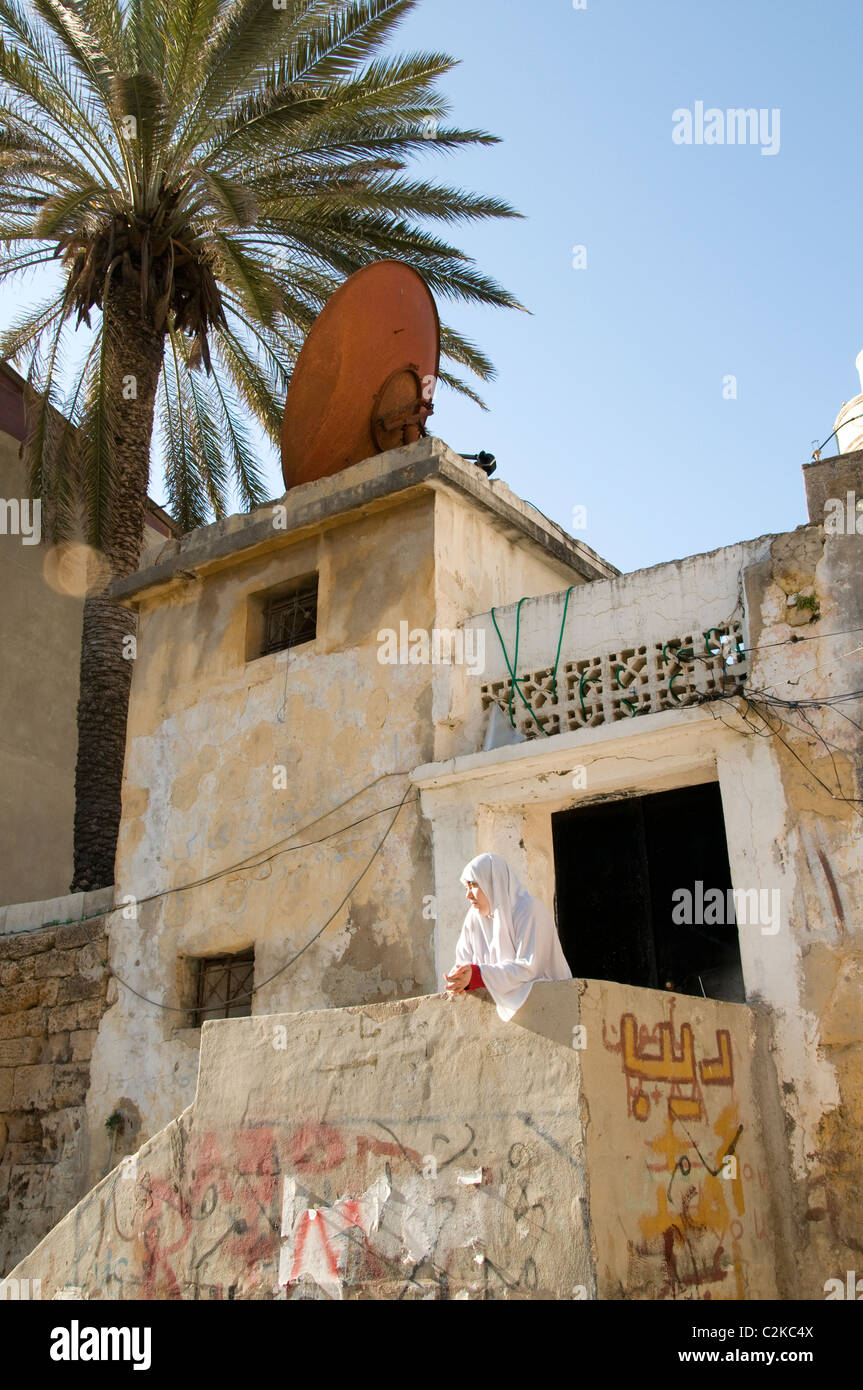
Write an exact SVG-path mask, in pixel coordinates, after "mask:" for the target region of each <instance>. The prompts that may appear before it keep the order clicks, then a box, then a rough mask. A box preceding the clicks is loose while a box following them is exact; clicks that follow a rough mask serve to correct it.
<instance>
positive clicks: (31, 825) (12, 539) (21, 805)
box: [0, 377, 165, 904]
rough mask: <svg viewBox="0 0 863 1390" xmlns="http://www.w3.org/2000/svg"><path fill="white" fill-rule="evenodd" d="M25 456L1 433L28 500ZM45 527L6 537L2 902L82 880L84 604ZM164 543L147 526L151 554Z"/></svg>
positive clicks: (2, 454)
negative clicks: (63, 580)
mask: <svg viewBox="0 0 863 1390" xmlns="http://www.w3.org/2000/svg"><path fill="white" fill-rule="evenodd" d="M5 380H6V378H5V377H4V381H5ZM22 419H23V416H22ZM18 450H19V440H18V439H17V438H13V437H12V435H10V434H6V433H5V432H3V431H2V430H0V498H2V499H3V500H4V501H8V500H9V499H10V498H15V499H17V500H18V502H19V503H20V502H21V500H22V499H24V498H27V499H29V497H30V486H29V474H28V470H27V468H26V466H25V465H24V463H23V462H22V461H21V459H20V458H19V457H18ZM32 515H33V513H32V508H31V511H30V513H29V516H30V517H31V518H32ZM159 524H160V525H161V524H162V523H161V522H160V523H159ZM45 530H46V523H45V518H44V516H43V517H42V526H41V531H42V538H41V540H40V542H39V544H36V545H32V544H29V543H28V544H24V543H23V540H22V537H21V536H20V535H11V534H8V533H7V534H5V535H4V534H0V594H2V596H3V601H2V604H0V668H2V676H0V845H2V847H3V853H2V855H0V904H10V903H11V904H17V903H24V902H38V901H42V900H44V899H47V898H52V897H59V896H62V895H64V894H65V893H67V891H68V888H69V884H70V881H71V879H72V868H73V862H72V852H73V840H72V833H73V823H74V815H75V763H76V759H77V752H78V726H77V708H78V680H79V667H80V661H81V624H82V618H83V610H84V600H83V598H80V597H72V596H70V595H69V594H64V593H59V592H58V591H57V590H56V588H53V587H52V586H51V585H50V584H49V583H48V582H47V581H46V579H45V577H44V569H45V562H46V559H47V557H48V554H49V551H50V550H51V545H50V541H49V539H48V537H47V535H46V534H45ZM164 541H165V537H164V536H163V535H160V534H159V532H158V531H157V530H155V529H154V527H153V526H151V525H147V526H146V527H145V531H144V541H143V546H144V551H145V552H146V551H147V549H149V548H150V547H152V546H161V545H163V544H164Z"/></svg>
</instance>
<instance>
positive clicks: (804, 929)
mask: <svg viewBox="0 0 863 1390" xmlns="http://www.w3.org/2000/svg"><path fill="white" fill-rule="evenodd" d="M861 575H863V537H860V536H856V535H852V536H847V535H845V536H831V535H829V534H828V535H826V536H825V534H824V531H823V529H822V528H821V527H820V526H806V527H801V528H799V529H798V530H797V531H794V532H791V533H790V534H787V535H782V536H779V537H777V538H776V540H775V542H774V544H773V546H772V547H771V552H770V556H769V557H768V558H766V559H765V560H764V561H763V563H762V564H761V565H758V566H754V567H753V568H752V569H751V570H750V571H749V572H748V573H747V576H746V602H747V608H748V609H749V611H750V641H751V643H752V645H753V646H756V647H758V648H759V649H760V650H758V651H757V652H756V653H754V656H755V663H754V665H753V669H752V682H751V683H752V685H753V686H754V687H756V688H758V689H760V690H766V689H769V690H773V691H775V693H776V694H778V695H781V696H783V697H784V698H786V699H792V700H796V699H806V698H813V697H814V698H818V697H823V696H827V695H835V694H840V693H844V692H849V691H855V690H860V689H863V631H861V629H863V585H861ZM801 593H803V594H811V595H812V597H813V600H814V605H815V606H814V607H813V608H808V609H806V608H804V609H802V610H799V609H798V608H797V607H796V606H795V605H794V604H793V603H792V604H791V605H789V599H793V598H794V596H795V595H797V594H801ZM801 619H803V621H801ZM833 634H837V635H833ZM792 636H796V637H800V638H807V639H810V638H811V639H813V640H806V641H800V642H797V643H789V641H788V639H789V638H790V637H792ZM779 643H782V644H783V645H771V644H779ZM840 710H841V711H843V712H844V715H845V716H848V717H849V718H846V717H843V713H839V712H838V711H840ZM763 714H764V717H765V718H766V719H768V720H770V721H771V723H772V725H773V728H774V730H775V733H774V734H773V735H772V736H771V739H770V748H771V752H772V756H773V758H774V759H775V766H776V769H777V776H778V779H779V781H780V784H781V792H780V793H779V797H777V800H778V799H779V798H781V802H782V805H783V814H782V824H781V826H780V827H779V833H778V834H776V835H775V838H774V848H773V853H774V857H775V859H776V860H777V861H785V862H787V863H789V864H790V865H792V866H793V873H794V895H793V898H792V899H791V901H790V903H789V923H788V928H789V934H790V936H791V937H792V938H793V942H794V955H795V958H794V970H793V975H792V976H791V978H790V981H786V983H787V984H788V986H789V987H788V989H787V994H786V997H785V998H782V999H779V998H777V999H776V1001H775V1002H776V1005H777V1007H776V1008H775V1011H774V1013H775V1022H774V1028H775V1037H774V1043H773V1048H774V1051H775V1055H776V1065H777V1071H778V1075H779V1080H780V1085H781V1093H782V1103H783V1106H784V1110H785V1115H786V1123H787V1127H788V1131H789V1143H790V1150H791V1156H792V1162H793V1173H794V1180H795V1189H794V1214H795V1217H796V1220H797V1222H798V1230H799V1232H800V1255H801V1257H803V1258H804V1259H805V1265H804V1267H805V1268H806V1270H807V1271H808V1276H809V1281H810V1287H811V1296H813V1297H818V1296H819V1295H820V1294H821V1290H822V1288H823V1284H824V1280H825V1279H827V1278H840V1279H841V1278H844V1277H845V1274H846V1271H847V1270H848V1269H854V1268H856V1264H855V1261H856V1263H857V1264H859V1258H860V1252H861V1250H863V1205H861V1194H863V1008H861V997H863V909H861V904H863V818H861V814H860V812H861V809H863V801H861V800H860V798H863V778H861V755H863V733H861V730H860V728H859V727H856V726H858V725H860V724H861V723H863V700H857V701H854V702H852V703H843V704H842V705H840V706H838V707H836V708H835V709H829V708H821V709H809V710H807V711H805V713H804V712H801V711H798V712H792V711H787V710H780V711H778V714H779V715H780V716H781V718H782V720H784V721H785V722H784V723H780V722H779V720H778V719H777V718H776V716H775V714H772V713H771V711H769V710H764V711H763ZM807 720H808V722H807ZM850 720H854V721H855V723H851V722H849V721H850ZM752 722H753V723H756V724H757V723H760V716H759V717H758V718H755V717H754V718H753V720H752ZM761 727H762V730H763V724H762V725H761ZM820 736H823V737H820ZM783 740H784V742H783ZM759 741H760V740H759ZM750 742H752V743H754V742H755V740H754V738H753V739H751V740H750ZM828 744H829V746H827V745H828ZM786 745H788V746H786ZM842 797H845V798H848V800H843V799H842ZM854 798H858V800H857V801H856V802H854V800H853V799H854ZM764 997H765V998H770V991H769V989H768V987H767V982H765V988H764ZM822 1296H823V1295H822Z"/></svg>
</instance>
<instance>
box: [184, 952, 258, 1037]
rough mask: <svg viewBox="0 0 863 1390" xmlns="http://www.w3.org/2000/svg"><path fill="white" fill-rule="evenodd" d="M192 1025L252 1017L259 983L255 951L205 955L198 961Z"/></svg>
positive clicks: (196, 1026)
mask: <svg viewBox="0 0 863 1390" xmlns="http://www.w3.org/2000/svg"><path fill="white" fill-rule="evenodd" d="M197 967H198V969H197V990H196V1000H195V1008H194V1010H193V1012H192V1026H193V1027H195V1028H199V1027H200V1026H201V1024H202V1023H205V1022H206V1020H207V1019H208V1018H248V1017H249V1015H250V1014H251V1012H252V990H253V988H254V983H255V952H254V948H252V949H250V950H248V951H241V952H239V953H238V954H236V955H231V956H204V957H202V958H201V959H200V960H199V961H198V962H197Z"/></svg>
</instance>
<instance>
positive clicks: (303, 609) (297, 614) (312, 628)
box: [261, 575, 318, 656]
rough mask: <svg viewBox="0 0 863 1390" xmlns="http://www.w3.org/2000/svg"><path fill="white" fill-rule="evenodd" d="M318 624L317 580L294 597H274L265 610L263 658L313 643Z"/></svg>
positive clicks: (306, 585)
mask: <svg viewBox="0 0 863 1390" xmlns="http://www.w3.org/2000/svg"><path fill="white" fill-rule="evenodd" d="M317 625H318V580H317V575H316V576H315V578H314V580H313V581H312V582H311V583H306V584H305V585H304V586H303V588H302V589H298V590H297V591H296V592H295V593H292V594H283V595H281V596H279V597H278V598H271V599H269V600H268V602H267V604H266V608H265V610H264V644H263V650H262V653H261V654H262V656H267V655H268V654H269V653H270V652H281V651H284V650H285V649H286V648H287V647H297V646H299V645H300V643H301V642H312V641H314V637H315V633H316V631H317Z"/></svg>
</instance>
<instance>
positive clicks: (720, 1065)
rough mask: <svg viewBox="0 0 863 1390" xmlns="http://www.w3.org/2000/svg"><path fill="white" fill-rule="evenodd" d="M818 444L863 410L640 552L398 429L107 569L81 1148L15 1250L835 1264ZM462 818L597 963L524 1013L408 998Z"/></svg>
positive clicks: (728, 1281) (850, 1067)
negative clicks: (107, 826)
mask: <svg viewBox="0 0 863 1390" xmlns="http://www.w3.org/2000/svg"><path fill="white" fill-rule="evenodd" d="M840 477H841V480H842V482H843V486H844V484H846V483H847V488H846V492H847V491H848V489H850V488H851V487H852V484H853V485H854V486H856V487H857V491H858V492H859V493H860V494H861V495H863V453H858V454H853V453H852V454H845V455H843V456H841V458H840V459H838V460H825V461H823V462H819V463H817V464H813V465H811V466H810V467H809V468H808V469H807V470H806V482H807V493H808V496H809V499H810V517H809V521H808V523H807V524H805V525H803V526H801V527H799V528H798V529H797V530H796V531H794V532H791V533H786V534H782V535H769V536H763V537H760V538H757V539H755V540H750V541H745V542H742V543H740V544H737V545H733V546H729V547H726V548H724V549H722V550H719V551H716V552H713V553H711V554H709V555H700V556H691V557H689V558H687V559H685V560H681V561H675V562H672V563H669V564H665V565H659V566H655V567H653V568H651V569H648V570H644V571H639V572H636V573H634V574H629V575H619V574H618V573H617V572H616V571H614V569H613V568H612V567H611V566H609V565H607V564H606V563H605V562H603V561H602V560H601V559H600V558H599V557H598V556H597V555H595V554H594V553H593V552H592V551H590V550H589V549H588V548H587V547H585V546H583V545H581V544H580V543H578V542H576V541H574V540H572V538H570V537H568V536H566V535H565V533H563V532H562V531H560V529H559V528H557V527H556V526H554V525H553V524H552V523H550V522H548V521H547V520H546V519H545V518H544V517H542V516H541V515H540V514H539V513H537V512H536V511H535V510H534V509H533V508H531V507H529V506H528V505H527V504H525V503H524V502H521V501H520V500H519V499H518V498H516V497H514V496H513V494H512V493H511V492H510V491H509V489H508V488H507V487H506V486H505V485H504V484H501V483H500V482H493V481H491V480H489V479H487V478H486V477H485V476H484V475H483V474H482V473H481V472H480V471H479V470H478V469H475V468H473V467H471V466H469V465H467V464H466V463H465V462H464V461H463V460H461V459H460V458H458V457H457V456H455V455H454V454H452V453H451V451H449V450H448V449H447V448H446V446H445V445H443V444H442V443H441V442H440V441H437V440H422V441H420V442H419V443H417V444H414V445H410V446H408V447H406V448H403V449H399V450H395V451H393V452H391V453H387V454H383V455H380V456H378V457H375V458H373V459H369V460H367V461H366V462H364V463H360V464H357V465H355V466H354V467H351V468H349V469H346V470H344V471H343V472H341V473H338V474H335V475H334V476H332V477H330V478H326V479H322V480H319V481H317V482H313V483H308V484H305V485H304V486H302V487H297V488H294V489H291V491H290V492H289V493H288V494H287V495H286V497H285V498H284V499H283V502H282V503H280V504H278V505H277V506H275V507H269V508H265V509H259V511H258V512H255V513H252V514H251V515H249V516H243V517H234V518H231V519H230V521H229V522H226V523H221V524H219V525H217V526H212V527H208V528H206V529H204V530H203V531H199V532H195V533H193V534H191V535H190V536H187V537H184V538H183V539H182V540H181V541H172V542H169V543H168V544H167V545H165V547H164V548H163V550H162V551H161V552H160V553H159V554H158V555H156V556H154V557H151V560H150V563H149V564H148V565H147V566H146V567H144V568H142V570H140V571H139V572H138V573H137V574H136V575H133V576H131V577H130V578H129V579H128V580H124V581H122V582H121V583H120V584H119V585H118V586H117V588H116V592H117V594H118V597H119V598H120V599H121V601H123V602H126V603H129V604H130V605H134V606H135V608H136V609H137V612H138V624H139V626H138V632H139V642H138V657H137V661H136V667H135V672H134V679H133V685H132V696H131V703H130V716H129V728H128V744H127V757H126V768H125V776H124V794H123V820H122V826H121V833H120V840H119V844H118V854H117V875H116V877H117V881H116V885H115V896H114V904H115V906H114V910H113V912H111V913H110V914H109V915H108V917H107V919H106V920H107V930H108V942H109V952H110V954H109V955H108V957H107V960H108V962H109V966H108V968H109V970H110V974H111V978H110V981H109V983H108V986H107V994H106V997H105V1012H104V1014H103V1015H102V1017H101V1019H100V1021H99V1023H98V1031H97V1035H96V1037H95V1040H94V1042H93V1047H92V1060H91V1062H90V1067H89V1075H88V1077H87V1078H86V1103H85V1115H86V1125H85V1126H84V1127H83V1129H82V1138H81V1140H80V1143H79V1146H78V1148H77V1149H76V1151H75V1154H74V1160H75V1162H76V1163H77V1169H76V1172H77V1173H78V1174H84V1173H86V1175H87V1176H86V1185H88V1186H92V1184H95V1183H98V1184H99V1185H98V1186H96V1187H94V1188H93V1190H92V1191H91V1192H90V1193H89V1195H88V1196H86V1198H85V1199H84V1201H83V1202H81V1203H80V1204H79V1206H78V1207H76V1209H75V1211H74V1212H73V1213H72V1214H71V1215H70V1216H69V1217H67V1218H66V1219H65V1220H63V1221H62V1222H60V1224H59V1225H58V1226H57V1227H56V1229H54V1230H53V1231H52V1232H51V1234H49V1235H48V1236H47V1238H46V1239H45V1240H44V1241H43V1242H42V1243H41V1244H40V1245H39V1246H38V1247H37V1248H36V1249H35V1250H34V1251H33V1253H32V1254H30V1255H29V1256H28V1257H27V1258H26V1259H25V1260H24V1262H23V1263H22V1264H21V1265H20V1266H19V1267H18V1268H17V1270H16V1271H15V1274H16V1277H22V1278H29V1279H41V1280H42V1283H43V1289H44V1290H45V1291H47V1292H49V1293H53V1292H57V1291H61V1290H63V1289H64V1288H71V1289H80V1290H82V1291H83V1293H84V1295H85V1296H102V1297H115V1296H116V1297H123V1296H140V1295H141V1294H144V1295H148V1296H156V1297H176V1296H182V1297H193V1296H203V1297H210V1296H224V1297H229V1296H230V1297H234V1296H236V1297H266V1298H269V1297H274V1296H277V1297H290V1298H293V1297H318V1296H322V1297H400V1296H419V1297H426V1296H427V1297H447V1296H453V1297H454V1296H459V1297H466V1298H470V1297H480V1296H487V1295H488V1294H489V1293H491V1295H492V1296H496V1297H531V1296H533V1297H558V1298H559V1297H573V1296H575V1297H588V1298H595V1297H599V1298H664V1297H690V1298H699V1297H707V1296H709V1297H712V1298H744V1297H745V1298H759V1297H770V1296H774V1295H776V1294H778V1295H779V1296H780V1297H784V1298H809V1297H823V1296H824V1295H823V1290H824V1286H825V1282H826V1281H828V1280H829V1279H831V1278H834V1277H835V1278H840V1279H841V1278H844V1275H845V1271H846V1269H848V1268H853V1262H854V1258H855V1255H854V1252H855V1251H858V1250H859V1248H860V1240H861V1235H863V1233H861V1230H860V1224H859V1223H860V1215H859V1201H858V1198H857V1194H858V1193H859V1185H860V1180H861V1166H863V1156H861V1143H860V1116H859V1105H860V1102H859V1096H860V1094H861V1081H863V1076H861V1058H863V1052H862V1051H861V1048H863V1034H861V1013H860V1008H859V1000H860V969H861V960H863V953H861V945H860V941H861V937H860V933H861V922H860V910H859V903H860V900H861V889H863V884H861V869H863V861H861V854H860V847H861V830H860V827H861V811H863V788H861V778H860V752H861V738H863V728H861V724H863V718H861V710H863V697H861V696H860V695H859V694H855V693H856V692H860V691H861V690H863V680H861V678H860V677H861V672H863V663H861V659H860V655H861V651H863V639H861V637H860V632H861V631H863V590H861V584H860V578H861V564H860V551H859V546H860V537H859V536H858V535H856V533H853V534H852V533H851V532H846V533H843V534H841V535H840V534H838V533H836V531H835V529H834V528H831V526H829V525H827V524H825V516H826V512H827V508H826V503H827V501H828V500H829V499H830V498H832V497H834V494H835V487H834V484H835V483H836V482H837V481H838V480H839V479H840ZM849 480H851V481H849ZM447 656H449V660H447V659H446V657H447ZM514 677H515V678H516V679H515V680H514ZM851 696H854V697H855V698H853V699H852V698H848V697H851ZM484 849H492V850H495V851H497V852H499V853H502V854H504V855H506V856H507V857H508V858H509V859H510V861H511V862H512V863H513V865H514V867H515V868H516V869H517V871H518V872H519V874H520V875H521V877H522V878H523V880H524V881H525V882H526V884H527V885H528V887H529V888H530V889H531V891H532V892H534V893H536V895H537V896H539V897H540V898H542V899H543V900H544V901H545V902H547V903H548V904H549V905H550V906H551V905H552V903H555V904H556V911H557V922H558V929H559V931H560V934H561V939H562V942H563V945H564V948H565V950H566V952H567V955H568V959H569V961H570V965H571V967H572V970H573V974H574V976H575V977H576V978H575V979H574V980H573V981H572V982H569V983H566V984H557V985H550V984H546V985H537V986H535V987H534V990H533V992H532V994H531V997H530V999H529V1000H528V1002H527V1004H526V1005H525V1006H524V1008H523V1009H522V1010H521V1011H520V1014H519V1015H518V1016H517V1017H516V1020H515V1021H514V1022H513V1023H511V1024H509V1025H504V1024H501V1023H500V1021H499V1020H498V1019H497V1016H496V1014H495V1012H494V1010H493V1008H492V1007H491V1006H490V1004H489V1003H488V1001H487V1000H485V999H483V998H466V999H461V1000H456V1001H446V1000H444V999H441V998H419V999H418V998H417V996H423V995H429V994H432V993H434V992H436V991H438V990H439V989H440V987H441V976H442V973H443V970H444V969H445V968H447V967H448V966H449V964H450V962H451V956H452V949H453V946H454V943H455V939H456V936H457V933H458V929H459V927H460V925H461V921H462V919H463V916H464V900H463V889H462V887H461V885H460V884H459V872H460V870H461V868H462V866H463V865H464V863H465V862H467V860H469V859H470V858H471V857H472V856H473V855H474V854H475V853H477V852H479V851H480V850H484ZM96 906H97V907H99V906H100V905H96ZM95 910H96V909H95V908H94V912H95ZM36 915H37V916H38V914H36ZM31 916H32V914H31ZM12 920H13V924H14V923H15V922H16V921H17V922H18V926H17V930H19V931H20V930H22V929H23V926H22V923H21V922H20V920H19V919H16V918H15V914H14V912H13V918H12ZM7 925H8V914H7ZM31 925H32V927H33V928H34V930H35V927H36V925H37V924H36V922H35V921H33V922H32V923H31ZM39 925H41V924H39ZM34 939H35V938H34ZM60 948H61V954H62V943H60ZM52 951H53V952H54V953H55V955H56V952H57V947H56V946H52V947H48V948H46V949H45V952H44V953H40V954H46V955H49V954H51V952H52ZM91 965H92V963H91ZM92 968H93V969H94V970H95V965H92ZM34 970H35V967H34ZM58 970H59V965H58ZM77 973H78V974H80V971H78V972H77ZM60 983H61V984H62V978H61V979H60ZM36 1007H37V1005H36V1004H33V1005H32V1006H31V1009H35V1008H36ZM40 1007H47V1006H44V1005H43V1006H40ZM31 1009H28V1010H26V1012H30V1011H31ZM249 1013H251V1014H252V1015H253V1017H251V1018H249V1017H246V1018H244V1017H242V1015H244V1014H249ZM217 1015H220V1016H221V1017H222V1019H223V1021H221V1022H212V1021H205V1020H208V1019H213V1018H214V1017H216V1016H217ZM21 1016H22V1017H23V1016H24V1011H22V1014H21ZM60 1021H61V1022H62V1019H61V1020H60ZM202 1021H204V1029H203V1044H204V1045H203V1051H202V1054H201V1055H202V1067H201V1072H200V1076H199V1073H198V1055H199V1043H200V1040H201V1036H202V1034H201V1023H202ZM75 1023H76V1025H77V1023H78V1020H77V1017H76V1019H75ZM70 1027H71V1023H70ZM34 1029H35V1022H34ZM34 1065H35V1064H34ZM28 1066H29V1064H24V1063H23V1062H22V1063H21V1065H20V1066H16V1069H15V1074H14V1077H13V1078H12V1081H13V1084H14V1088H15V1093H16V1094H19V1095H20V1094H22V1093H23V1089H26V1085H27V1075H26V1073H27V1071H28ZM0 1076H2V1072H0ZM196 1082H197V1090H196ZM181 1112H182V1113H181ZM106 1125H107V1128H106ZM121 1155H128V1157H126V1158H125V1159H124V1161H123V1163H122V1164H121V1165H120V1167H114V1168H113V1171H108V1170H110V1169H111V1168H112V1167H113V1165H114V1164H116V1160H117V1158H118V1157H120V1156H121ZM71 1161H72V1155H71V1150H70V1158H69V1162H71ZM4 1162H5V1160H4ZM60 1168H62V1164H60ZM0 1171H2V1170H0ZM106 1172H107V1173H108V1175H107V1176H104V1175H105V1174H106ZM60 1176H61V1174H60V1173H59V1172H57V1170H56V1166H55V1172H54V1174H53V1176H52V1181H55V1182H57V1181H59V1180H60ZM82 1181H83V1179H82ZM84 1191H85V1187H84V1186H82V1187H81V1189H80V1194H79V1195H80V1196H82V1197H83V1196H84ZM55 1214H56V1210H55ZM29 1229H30V1232H31V1236H32V1239H31V1241H30V1244H33V1243H34V1241H35V1239H36V1238H38V1236H39V1235H41V1234H42V1233H43V1232H42V1231H41V1230H39V1229H38V1227H37V1225H36V1224H35V1223H34V1222H31V1224H30V1227H29ZM109 1247H110V1249H111V1251H112V1252H113V1253H112V1259H113V1266H112V1263H111V1260H110V1259H109V1260H107V1262H106V1251H107V1250H108V1248H109ZM26 1248H27V1244H26V1240H25V1234H24V1230H23V1228H21V1227H19V1232H18V1240H17V1254H19V1255H20V1254H24V1253H25V1250H26ZM118 1252H119V1253H118ZM213 1252H216V1253H213ZM11 1253H12V1251H11V1250H10V1254H11Z"/></svg>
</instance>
